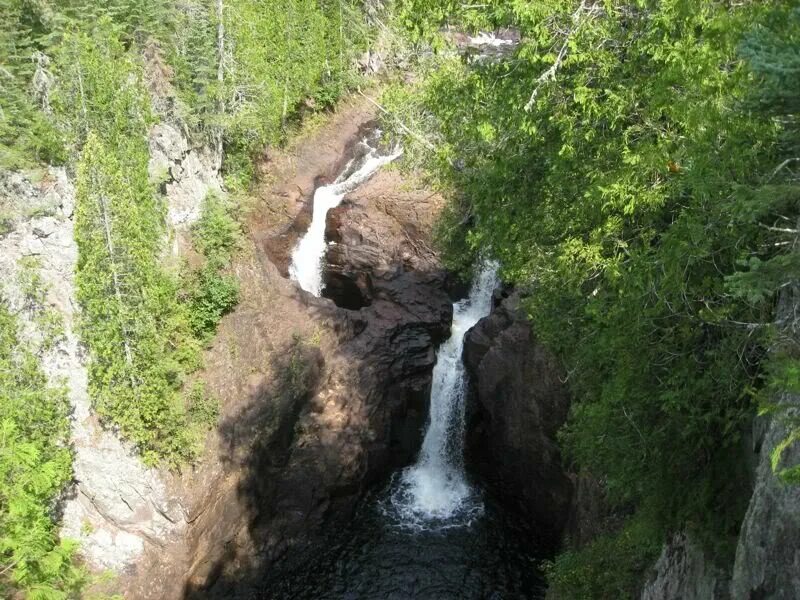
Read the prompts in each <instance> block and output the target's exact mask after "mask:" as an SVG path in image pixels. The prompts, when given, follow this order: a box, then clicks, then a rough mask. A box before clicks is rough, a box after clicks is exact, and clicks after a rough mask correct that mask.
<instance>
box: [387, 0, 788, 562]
mask: <svg viewBox="0 0 800 600" xmlns="http://www.w3.org/2000/svg"><path fill="white" fill-rule="evenodd" d="M456 4H457V3H456ZM400 6H401V7H404V8H403V10H406V11H407V15H408V18H409V19H411V21H412V22H411V27H412V28H413V29H414V31H413V35H428V34H426V33H425V32H426V31H428V32H430V31H432V30H433V29H435V27H438V26H439V25H441V24H442V23H443V22H445V21H450V22H453V21H455V22H457V23H458V22H459V21H461V23H465V24H466V26H467V27H476V26H482V25H481V24H482V23H487V24H489V25H491V24H507V23H511V24H513V25H515V26H517V27H519V28H520V30H521V31H522V35H523V40H524V43H523V44H522V45H521V46H520V48H519V49H518V50H517V52H516V54H515V56H514V57H513V59H511V60H507V61H503V62H499V63H491V62H487V63H482V64H480V65H477V66H475V65H473V66H469V65H465V64H464V63H463V62H462V61H461V60H460V59H458V58H456V57H447V56H445V57H442V58H441V59H440V64H439V67H438V69H436V70H431V71H430V72H429V73H428V74H427V76H426V77H425V79H424V80H423V82H422V83H421V84H419V85H418V86H417V89H408V85H407V84H406V85H405V86H404V88H405V89H402V90H401V91H400V92H398V91H397V90H396V89H395V90H393V92H392V94H393V95H392V96H390V97H389V98H387V104H390V106H391V107H392V109H393V111H394V112H395V113H396V114H400V115H405V114H406V110H407V109H408V111H409V113H410V114H411V115H413V116H414V118H415V120H416V121H417V122H419V123H424V124H426V125H428V127H429V130H428V131H425V135H426V137H428V139H429V140H434V142H435V147H436V151H435V153H432V152H430V151H429V150H427V149H423V148H422V147H421V146H422V145H421V144H420V143H419V142H418V140H414V139H409V140H408V146H409V149H410V151H411V152H412V153H414V152H415V151H416V154H417V156H424V157H425V159H424V160H425V162H426V163H427V165H428V167H429V168H430V170H431V172H433V173H435V174H436V175H437V176H438V178H439V183H440V185H442V186H443V187H444V188H445V189H448V190H450V191H451V195H452V196H454V197H455V199H456V200H455V201H454V202H452V203H451V207H450V209H449V212H448V213H446V217H445V219H444V220H443V222H442V223H441V224H440V228H439V238H440V241H441V242H442V244H443V245H444V247H445V255H446V257H447V258H448V262H449V263H450V264H451V265H454V266H461V267H464V266H466V264H467V263H468V262H469V260H470V258H471V257H474V256H476V255H477V254H478V253H479V252H481V251H484V252H486V251H489V252H491V253H492V254H494V255H495V257H496V258H498V259H500V261H501V263H502V265H503V275H504V277H505V278H506V279H507V280H509V281H511V282H513V283H516V284H517V285H519V286H521V287H524V288H527V289H528V290H529V291H530V300H529V302H528V304H527V309H528V311H529V313H530V315H531V318H532V321H533V323H534V326H535V328H536V331H537V335H539V336H540V337H541V339H543V341H545V342H546V343H547V344H548V345H549V346H550V347H551V348H552V349H553V350H555V351H556V352H557V353H558V355H559V356H560V357H561V359H562V360H563V361H564V363H565V364H566V366H567V367H568V369H569V371H570V383H571V385H572V388H573V391H574V393H575V397H576V402H575V403H574V407H573V410H572V414H571V415H570V418H569V421H568V424H567V426H566V428H565V430H564V431H563V433H562V441H563V444H564V446H565V449H566V450H567V453H568V455H569V456H570V457H571V459H572V460H574V461H575V462H577V463H578V464H579V465H581V466H582V467H584V468H586V469H588V470H589V471H591V472H592V473H593V474H595V475H597V476H598V477H601V478H602V479H603V480H604V481H605V482H606V483H607V487H608V491H609V495H610V498H611V500H612V501H614V502H617V503H620V504H625V505H634V506H637V507H640V508H644V509H646V510H647V511H648V514H652V519H651V521H652V522H653V523H654V525H653V527H655V531H656V534H655V535H656V537H659V538H663V536H664V535H665V534H666V533H667V532H670V531H674V530H677V529H681V528H687V527H688V528H690V529H692V530H695V531H696V532H697V535H698V537H699V538H701V540H702V541H704V542H712V541H724V540H727V539H728V536H729V535H731V534H735V533H736V532H737V531H738V526H739V522H740V518H741V515H742V514H743V510H744V503H743V501H744V500H745V499H743V496H744V495H743V494H742V493H741V489H742V488H743V487H744V486H746V481H747V478H746V476H745V470H746V466H745V460H744V456H743V454H742V447H743V442H742V434H743V431H744V429H745V428H746V426H747V425H748V424H749V423H750V421H751V419H752V417H753V415H754V412H755V411H754V404H753V402H752V397H753V393H754V391H755V390H757V389H758V388H759V387H762V386H763V385H764V379H763V375H764V372H765V369H764V359H765V357H767V356H768V349H769V348H772V347H774V340H775V334H774V332H773V329H774V328H773V327H772V326H771V323H772V321H773V320H774V317H775V311H774V306H775V300H776V297H777V295H778V292H779V290H781V289H785V288H786V286H787V285H788V284H789V283H791V282H796V281H797V279H798V275H799V274H800V273H799V272H798V265H799V264H800V261H798V260H797V254H796V250H792V249H793V248H796V247H797V242H796V239H797V238H796V231H795V229H796V227H797V226H796V222H797V216H798V198H799V196H798V194H797V192H798V188H797V187H796V184H797V181H796V176H794V175H793V173H794V172H796V169H795V167H796V165H795V164H794V162H792V161H793V159H792V157H796V156H797V154H796V153H790V151H789V149H790V148H794V149H795V150H796V148H797V143H798V138H797V135H796V131H795V127H796V124H797V118H796V116H797V111H796V109H797V106H796V104H797V98H798V97H800V96H799V95H798V93H797V90H798V88H797V85H798V77H797V74H798V72H800V71H798V69H797V64H798V63H797V61H798V55H797V50H796V49H797V40H798V29H797V26H798V14H797V12H796V10H795V9H792V8H790V7H788V6H786V5H785V3H781V2H777V1H770V2H742V3H737V4H736V5H728V4H724V3H718V2H712V1H710V0H709V1H705V0H704V1H701V2H697V1H689V0H673V1H670V2H661V3H656V2H649V1H645V0H627V1H626V0H612V1H610V2H600V3H596V7H595V9H593V10H588V9H587V8H584V9H583V10H582V9H579V3H578V2H565V1H563V0H541V1H539V2H535V3H533V2H522V1H515V0H509V1H505V2H504V1H497V2H492V3H488V4H482V5H480V7H478V6H477V5H475V6H472V5H470V8H469V11H471V12H470V14H469V15H462V14H461V13H460V12H459V10H460V9H458V10H457V7H456V6H455V4H453V3H450V2H446V1H442V2H431V3H427V2H424V3H423V2H416V1H414V0H408V1H407V2H401V3H400ZM464 10H467V9H466V8H465V9H464ZM475 11H478V12H480V11H483V12H482V14H480V15H477V14H474V13H475ZM562 49H563V52H562ZM548 72H549V73H551V76H547V75H546V74H547V73H548ZM421 108H422V109H424V112H425V113H426V114H424V115H420V110H421ZM432 124H433V126H432ZM388 125H389V126H391V125H392V123H391V122H390V123H388ZM787 158H788V159H792V160H790V162H789V163H786V164H784V161H785V160H786V159H787ZM781 165H782V166H781ZM779 166H780V168H779ZM781 229H784V230H788V231H780V230H781ZM465 257H466V260H465ZM773 355H774V354H773ZM795 358H796V357H795ZM675 489H682V490H691V493H686V494H675V493H674V490H675ZM573 558H575V557H573ZM575 560H578V558H575ZM587 560H589V558H587Z"/></svg>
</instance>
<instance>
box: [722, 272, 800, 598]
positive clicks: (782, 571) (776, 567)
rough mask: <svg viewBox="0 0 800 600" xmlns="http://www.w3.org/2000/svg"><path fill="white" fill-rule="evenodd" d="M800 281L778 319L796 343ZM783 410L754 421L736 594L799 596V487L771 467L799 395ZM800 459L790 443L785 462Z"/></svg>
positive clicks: (784, 399)
mask: <svg viewBox="0 0 800 600" xmlns="http://www.w3.org/2000/svg"><path fill="white" fill-rule="evenodd" d="M799 307H800V286H798V285H794V286H790V287H787V288H784V293H783V295H782V296H781V299H780V302H779V306H778V315H777V320H776V324H777V326H778V327H779V329H780V330H781V331H782V332H783V333H784V335H786V336H787V337H788V338H789V339H791V340H792V341H793V342H794V343H795V344H797V343H798V342H800V320H798V308H799ZM777 401H778V404H779V405H780V406H781V407H782V408H783V409H784V410H785V412H784V413H778V415H777V416H773V417H771V418H768V419H766V420H765V421H764V422H756V424H755V431H754V436H753V438H754V442H755V443H754V452H755V453H756V457H757V467H756V473H755V482H754V489H753V496H752V498H751V499H750V504H749V506H748V508H747V513H746V514H745V517H744V522H743V523H742V530H741V534H740V536H739V543H738V546H737V549H736V561H735V563H734V566H733V577H732V583H731V595H732V597H733V598H736V599H739V598H798V597H800V486H796V485H795V486H790V485H787V484H785V483H783V482H782V481H780V480H779V479H778V478H777V477H776V476H775V474H774V473H773V470H772V464H771V459H770V458H771V454H772V451H773V450H774V449H775V447H776V446H777V445H778V444H779V443H780V442H781V441H783V440H784V439H785V438H786V436H787V435H788V434H789V429H788V427H787V425H786V423H785V419H786V418H787V417H788V418H795V419H796V418H797V417H798V416H800V396H798V395H797V394H788V393H787V394H783V395H782V396H781V397H780V398H778V399H777ZM797 464H800V447H798V444H796V443H795V444H793V445H791V446H790V447H789V448H788V449H787V450H786V452H785V453H784V455H783V460H782V463H781V465H782V466H791V465H797Z"/></svg>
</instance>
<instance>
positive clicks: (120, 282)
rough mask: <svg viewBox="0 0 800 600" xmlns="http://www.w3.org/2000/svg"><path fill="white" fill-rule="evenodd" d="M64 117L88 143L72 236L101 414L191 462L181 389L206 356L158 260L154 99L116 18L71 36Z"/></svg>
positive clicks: (139, 440)
mask: <svg viewBox="0 0 800 600" xmlns="http://www.w3.org/2000/svg"><path fill="white" fill-rule="evenodd" d="M59 59H60V60H59V65H60V70H61V71H62V72H65V73H71V74H72V77H71V79H70V80H69V81H65V82H63V83H62V85H61V86H60V87H59V89H58V96H57V97H58V100H59V103H58V106H59V109H60V110H59V113H58V114H59V117H60V119H61V120H62V123H63V125H62V126H63V127H64V128H65V129H66V130H67V131H69V132H71V133H72V134H73V135H72V137H71V143H72V144H73V145H75V146H77V147H81V148H82V152H81V159H80V162H79V164H78V175H77V185H76V188H77V207H76V217H75V237H76V241H77V243H78V250H79V258H78V265H77V279H76V283H77V288H78V290H77V295H78V300H79V302H80V303H81V306H82V309H83V310H82V314H81V335H82V338H83V340H84V341H85V342H86V344H87V346H88V348H89V351H90V354H91V358H92V362H91V365H90V373H89V375H90V377H89V387H90V393H91V395H92V399H93V402H94V405H95V407H96V409H97V411H98V413H99V414H100V415H101V416H102V417H104V418H107V419H109V420H111V421H112V422H114V423H115V424H117V425H118V426H119V427H120V430H121V431H122V433H123V434H124V435H125V436H126V437H128V438H129V439H131V440H133V441H134V442H135V443H136V444H137V445H138V446H139V447H140V448H141V450H142V451H143V452H144V456H145V458H146V459H147V460H148V461H150V462H153V461H156V460H158V459H162V460H165V461H167V462H169V463H173V464H174V463H176V462H179V461H181V460H185V459H188V458H191V457H192V455H193V452H194V446H193V443H192V440H191V436H190V435H189V433H188V431H187V425H186V414H185V410H184V407H183V402H182V400H181V397H180V394H179V390H180V387H181V385H182V383H183V380H184V378H185V375H186V373H187V372H188V371H191V370H193V369H195V368H196V367H197V366H198V364H199V354H198V353H199V349H198V348H197V344H196V343H195V342H194V341H193V338H192V336H191V332H190V329H189V324H188V316H187V314H186V311H185V309H184V307H183V306H182V305H181V304H180V303H179V302H177V296H178V283H177V281H176V279H175V278H174V277H172V276H171V275H170V274H168V273H166V272H165V271H164V270H163V269H162V268H161V267H160V265H159V254H160V250H161V243H162V240H163V238H164V234H165V224H164V219H163V206H162V205H161V203H160V202H159V201H158V200H157V199H156V196H155V194H154V190H152V189H151V187H150V184H149V180H148V174H147V161H148V148H147V141H146V139H145V133H146V127H147V125H148V123H149V122H150V111H149V102H148V100H147V94H146V92H145V90H144V89H143V86H142V83H141V69H140V68H139V67H138V65H137V63H136V62H135V61H134V60H133V58H132V57H131V54H130V52H129V51H127V50H125V48H124V46H123V45H122V43H121V42H120V39H119V36H118V34H117V32H116V31H115V29H114V28H113V27H112V25H111V23H110V22H109V21H107V20H101V21H100V23H99V24H98V27H97V28H96V29H95V30H94V31H93V32H92V33H91V34H85V33H81V32H78V33H75V34H69V35H67V36H66V37H65V40H64V43H63V45H62V54H60V55H59Z"/></svg>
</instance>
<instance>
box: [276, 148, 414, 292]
mask: <svg viewBox="0 0 800 600" xmlns="http://www.w3.org/2000/svg"><path fill="white" fill-rule="evenodd" d="M362 144H364V145H365V146H366V153H365V154H364V155H363V157H361V158H360V159H354V160H353V161H350V163H348V164H347V166H346V167H345V170H344V172H343V173H342V174H341V175H340V176H339V178H338V179H337V180H336V181H335V182H334V183H332V184H330V185H325V186H322V187H319V188H317V190H316V192H314V205H313V215H312V217H311V225H310V226H309V228H308V231H307V232H306V233H305V235H304V236H303V237H302V238H301V239H300V241H299V242H298V244H297V246H295V248H294V250H293V251H292V264H291V266H290V267H289V276H290V277H291V278H292V279H294V280H295V281H297V283H298V284H299V285H300V287H301V288H303V289H304V290H305V291H307V292H310V293H312V294H314V295H315V296H319V295H321V294H322V288H323V282H322V274H323V258H324V256H325V220H326V217H327V215H328V211H329V210H331V209H332V208H336V207H337V206H339V204H340V203H341V202H342V199H344V197H345V195H347V193H348V192H352V191H353V190H354V189H356V188H357V187H358V186H359V185H361V184H362V183H364V182H365V181H366V180H367V179H369V177H370V176H371V175H372V174H373V173H375V171H377V170H378V169H380V168H381V167H382V166H384V165H386V164H388V163H390V162H392V161H393V160H395V159H396V158H398V157H399V156H400V155H401V154H402V153H403V150H402V149H401V148H400V147H399V146H397V147H395V148H394V150H392V152H391V153H390V154H384V155H381V154H379V153H378V150H377V149H376V148H374V147H372V146H370V145H369V144H368V143H367V141H363V142H362Z"/></svg>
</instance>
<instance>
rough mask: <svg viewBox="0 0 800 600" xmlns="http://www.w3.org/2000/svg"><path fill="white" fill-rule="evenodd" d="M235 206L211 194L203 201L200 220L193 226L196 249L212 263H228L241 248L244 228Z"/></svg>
mask: <svg viewBox="0 0 800 600" xmlns="http://www.w3.org/2000/svg"><path fill="white" fill-rule="evenodd" d="M233 208H234V207H233V206H232V205H231V204H230V203H229V202H227V201H226V200H224V199H223V198H220V197H219V196H218V195H217V194H215V193H213V192H211V193H209V194H208V196H206V198H205V200H204V201H203V207H202V212H201V214H200V218H199V219H198V220H197V222H196V223H195V224H194V225H193V226H192V241H193V242H194V247H195V248H196V249H197V251H198V252H200V253H201V254H202V255H203V256H205V257H206V258H207V259H208V260H210V261H212V262H220V263H226V262H228V261H230V258H231V256H232V254H233V253H234V251H235V250H236V249H237V248H238V247H239V243H240V241H241V235H242V228H241V226H240V225H239V223H238V221H237V220H236V215H235V214H234V212H233Z"/></svg>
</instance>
